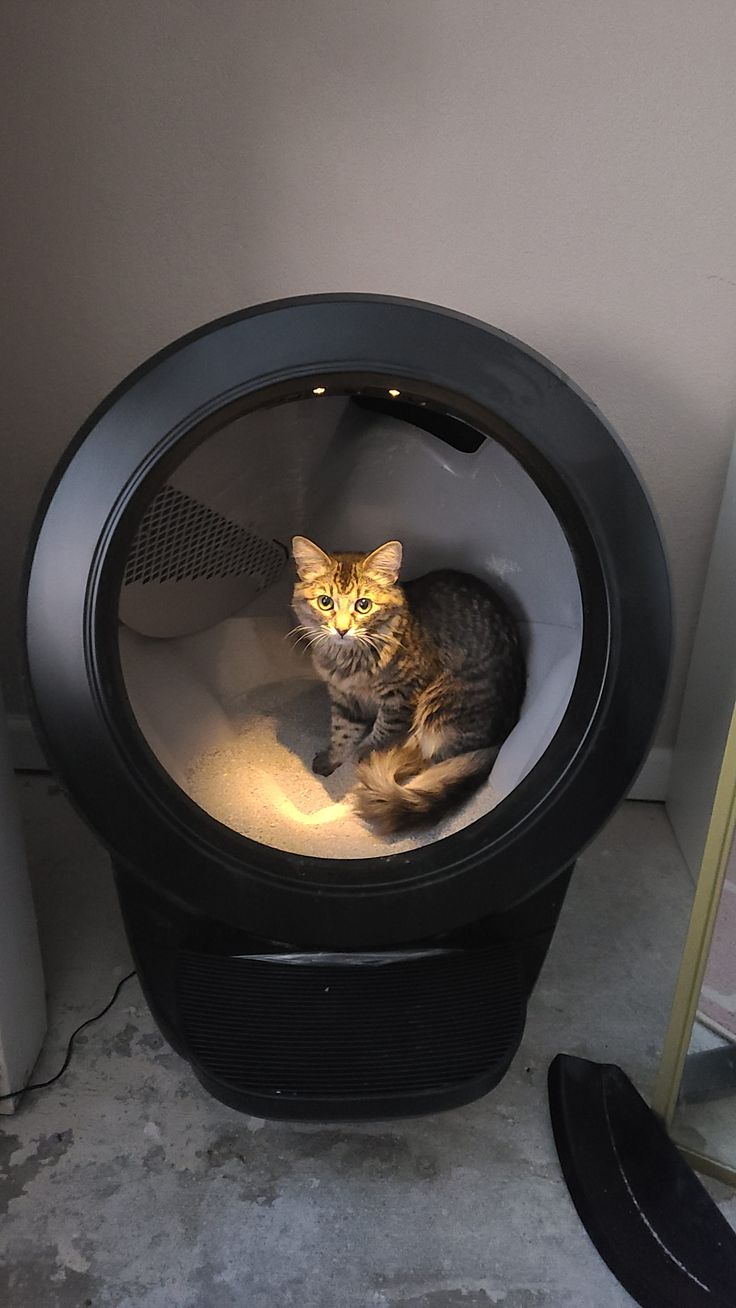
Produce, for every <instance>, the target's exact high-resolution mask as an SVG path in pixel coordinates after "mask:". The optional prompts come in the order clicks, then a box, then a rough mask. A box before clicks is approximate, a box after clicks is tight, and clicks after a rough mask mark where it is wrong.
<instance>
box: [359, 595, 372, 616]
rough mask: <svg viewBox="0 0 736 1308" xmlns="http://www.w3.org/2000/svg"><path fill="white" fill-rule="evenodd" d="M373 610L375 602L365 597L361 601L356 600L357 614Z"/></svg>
mask: <svg viewBox="0 0 736 1308" xmlns="http://www.w3.org/2000/svg"><path fill="white" fill-rule="evenodd" d="M372 608H373V602H372V600H369V599H366V597H365V596H363V598H362V599H359V600H356V601H355V611H356V613H367V612H368V610H369V609H372Z"/></svg>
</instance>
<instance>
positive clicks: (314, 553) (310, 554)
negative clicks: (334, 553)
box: [291, 536, 331, 581]
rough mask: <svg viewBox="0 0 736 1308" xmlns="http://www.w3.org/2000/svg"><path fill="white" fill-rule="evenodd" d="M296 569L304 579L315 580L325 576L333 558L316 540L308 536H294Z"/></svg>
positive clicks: (293, 552) (292, 543)
mask: <svg viewBox="0 0 736 1308" xmlns="http://www.w3.org/2000/svg"><path fill="white" fill-rule="evenodd" d="M291 551H292V554H293V555H294V562H295V564H296V570H297V572H298V573H299V576H300V577H301V580H302V581H314V578H315V577H322V576H324V574H325V572H327V570H328V569H329V567H330V563H331V559H330V556H329V554H325V552H324V550H321V549H320V547H319V545H315V543H314V541H312V540H307V537H306V536H294V538H293V540H292V542H291Z"/></svg>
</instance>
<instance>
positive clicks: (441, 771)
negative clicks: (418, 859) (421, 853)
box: [353, 744, 498, 835]
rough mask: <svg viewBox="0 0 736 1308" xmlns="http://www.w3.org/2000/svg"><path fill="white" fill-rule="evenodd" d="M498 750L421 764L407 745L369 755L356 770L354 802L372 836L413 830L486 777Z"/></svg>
mask: <svg viewBox="0 0 736 1308" xmlns="http://www.w3.org/2000/svg"><path fill="white" fill-rule="evenodd" d="M497 754H498V749H497V748H495V747H494V748H491V749H474V750H472V751H471V752H470V753H468V754H458V755H456V756H455V758H448V759H445V760H444V761H443V762H442V763H426V762H425V760H424V759H423V758H422V756H421V754H420V753H419V750H418V749H417V748H416V746H414V745H412V744H405V745H397V746H395V747H394V748H392V749H387V750H381V751H376V752H375V753H373V754H369V755H368V757H367V758H366V759H364V760H363V762H362V763H361V764H360V765H359V767H358V786H357V788H356V790H355V791H354V793H353V803H354V805H355V808H356V809H357V811H358V813H359V814H360V816H361V817H362V818H364V819H365V821H366V822H369V823H370V824H371V826H372V827H374V828H375V829H376V830H377V831H380V832H382V833H383V834H384V835H389V834H391V833H392V832H394V831H401V830H405V829H406V828H409V827H413V826H418V825H419V824H420V823H422V822H426V821H427V819H428V818H429V817H433V818H434V817H439V816H440V814H441V813H442V812H443V811H444V810H445V808H447V807H448V806H449V805H450V804H451V803H452V802H453V801H454V800H456V799H457V798H458V797H459V795H460V794H461V793H462V792H463V791H466V790H470V789H472V787H473V786H475V785H478V784H479V782H480V781H482V780H483V778H484V777H486V776H487V775H488V773H489V772H490V770H491V767H492V766H493V763H494V761H495V758H496V756H497Z"/></svg>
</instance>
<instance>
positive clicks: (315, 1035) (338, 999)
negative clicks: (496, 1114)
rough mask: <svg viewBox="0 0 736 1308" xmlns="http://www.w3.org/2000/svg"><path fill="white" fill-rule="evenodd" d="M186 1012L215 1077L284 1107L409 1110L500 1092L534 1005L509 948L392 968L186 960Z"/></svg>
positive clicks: (192, 1037)
mask: <svg viewBox="0 0 736 1308" xmlns="http://www.w3.org/2000/svg"><path fill="white" fill-rule="evenodd" d="M178 991H179V1005H180V1012H181V1016H182V1022H183V1027H184V1031H185V1033H186V1040H187V1044H188V1046H189V1051H190V1053H191V1056H192V1057H193V1059H194V1061H195V1062H196V1063H197V1064H198V1065H199V1067H200V1069H201V1070H202V1071H203V1072H205V1073H206V1074H207V1075H208V1076H209V1077H211V1078H213V1079H214V1080H217V1081H219V1082H221V1083H226V1084H227V1086H229V1087H231V1088H234V1089H236V1090H240V1091H242V1092H244V1093H246V1094H247V1093H251V1094H257V1095H259V1096H267V1097H269V1098H271V1099H273V1100H278V1101H280V1102H282V1103H283V1102H284V1100H288V1099H292V1101H293V1100H296V1099H311V1100H314V1099H318V1100H322V1101H326V1102H329V1103H332V1104H334V1103H335V1101H336V1100H339V1099H340V1098H352V1099H355V1098H356V1097H358V1098H361V1099H375V1098H381V1099H382V1100H383V1101H384V1102H385V1101H386V1100H387V1099H397V1100H401V1099H402V1098H403V1099H407V1098H411V1097H412V1096H414V1095H421V1096H426V1095H428V1094H431V1093H432V1092H433V1091H434V1092H435V1093H447V1092H448V1091H452V1090H453V1089H455V1090H458V1089H461V1088H462V1087H463V1086H468V1085H469V1084H473V1083H476V1084H477V1083H478V1082H479V1081H482V1082H483V1085H482V1088H481V1089H479V1090H478V1093H483V1092H485V1090H488V1089H490V1088H491V1087H492V1085H495V1084H496V1082H497V1081H498V1080H500V1078H501V1076H503V1074H504V1072H505V1071H506V1068H507V1067H508V1064H509V1062H510V1060H511V1058H512V1057H513V1054H514V1053H515V1051H516V1049H517V1046H518V1043H519V1040H520V1038H521V1032H522V1030H523V1023H524V1017H525V1008H526V1000H525V993H524V991H523V987H522V983H521V981H520V976H519V964H518V958H517V956H516V954H515V951H514V950H513V949H512V948H510V947H507V946H504V945H497V946H495V947H494V948H493V950H488V949H473V950H467V951H457V952H452V953H446V954H441V953H440V954H435V955H434V956H427V957H421V958H419V959H416V958H414V959H412V960H411V961H406V962H396V963H391V964H389V965H387V966H382V967H369V966H360V965H333V966H326V965H324V964H321V965H320V964H317V963H315V964H302V963H299V964H283V963H278V962H276V961H272V960H268V961H264V960H263V959H253V958H222V957H213V956H210V955H206V954H198V953H194V952H184V953H182V954H181V955H180V958H179V975H178Z"/></svg>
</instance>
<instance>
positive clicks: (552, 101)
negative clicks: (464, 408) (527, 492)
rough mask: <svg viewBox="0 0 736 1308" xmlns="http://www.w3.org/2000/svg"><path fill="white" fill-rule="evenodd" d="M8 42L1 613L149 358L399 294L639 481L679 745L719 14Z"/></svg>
mask: <svg viewBox="0 0 736 1308" xmlns="http://www.w3.org/2000/svg"><path fill="white" fill-rule="evenodd" d="M2 27H3V29H4V31H3V38H2V42H0V44H2V45H3V46H4V55H3V60H4V62H6V63H7V71H6V73H5V75H4V76H3V78H2V82H3V83H4V90H3V91H2V93H1V94H2V97H3V99H4V101H5V107H4V108H3V112H2V126H3V130H4V132H5V133H7V149H8V151H9V160H8V163H7V165H6V167H5V168H4V172H3V176H4V179H5V180H4V186H5V187H6V188H7V191H6V197H5V198H6V200H7V199H9V200H10V213H9V233H10V255H11V262H10V268H9V275H8V281H7V289H6V292H5V303H4V309H5V314H6V317H7V320H8V325H9V332H8V334H7V336H6V340H5V344H4V345H3V348H2V350H1V351H0V356H1V357H2V365H3V368H4V369H7V375H6V377H5V381H4V383H3V403H2V410H1V412H0V421H1V422H2V437H1V439H2V452H3V464H2V467H3V475H2V479H1V480H0V600H1V602H2V609H3V612H4V613H5V614H7V615H10V614H11V613H12V608H11V601H12V597H13V595H14V592H15V589H16V584H17V577H18V572H19V564H20V558H21V553H22V550H23V546H24V541H25V538H26V534H27V531H28V527H29V523H30V519H31V513H32V508H33V505H34V503H35V501H36V498H37V496H38V495H39V493H40V491H41V489H42V486H43V484H44V481H45V479H46V477H47V476H48V474H49V472H50V470H51V468H52V465H53V464H54V461H55V460H56V458H57V456H58V455H59V454H60V452H61V450H62V449H63V447H64V445H65V444H66V442H67V440H68V439H69V438H70V436H71V435H72V434H73V432H74V430H75V428H76V427H77V425H78V424H79V423H80V422H81V421H82V420H83V419H84V418H85V416H86V415H87V413H88V411H89V410H90V409H91V407H92V406H93V405H94V404H95V403H96V402H97V401H98V400H99V399H100V398H101V397H102V396H103V395H104V394H105V392H106V391H107V390H108V389H109V388H111V387H112V386H113V385H114V384H115V383H116V382H117V381H118V380H119V379H120V378H121V377H122V376H123V375H124V374H125V373H126V372H127V371H128V370H129V369H131V368H132V367H133V366H134V365H135V364H137V363H138V362H139V361H140V360H142V359H143V358H144V357H145V356H146V355H148V354H149V353H150V352H151V351H153V350H155V349H157V348H158V347H159V346H161V345H163V344H165V343H166V342H167V341H169V340H170V339H171V338H172V337H175V336H177V335H178V334H180V333H181V332H184V331H186V330H187V329H189V328H191V327H193V326H195V325H197V324H198V323H200V322H203V321H205V320H207V319H209V318H212V317H214V316H215V315H217V314H222V313H225V312H228V311H230V310H233V309H236V308H238V307H240V306H242V305H246V304H249V303H252V302H255V301H258V300H261V299H268V298H271V297H274V296H279V295H289V294H299V293H304V292H309V291H317V290H337V289H339V290H345V289H352V290H362V291H379V292H395V293H397V294H399V295H408V296H416V297H419V298H422V299H428V300H434V301H437V302H440V303H444V304H447V305H451V306H453V307H456V308H458V309H462V310H464V311H466V312H468V313H471V314H475V315H477V316H479V317H481V318H485V319H487V320H489V321H491V322H493V323H495V324H497V325H499V326H501V327H503V328H505V329H506V330H507V331H510V332H512V333H514V334H515V335H517V336H520V337H522V338H523V339H525V340H527V341H528V342H530V344H532V345H533V346H535V347H536V348H537V349H538V350H541V351H542V352H543V353H545V354H547V355H548V356H550V357H551V358H552V359H554V360H555V361H556V362H557V363H558V364H559V365H561V366H562V367H563V368H564V369H565V370H566V371H568V372H569V373H571V374H572V376H573V377H574V378H575V379H576V380H577V382H578V383H579V384H580V385H581V386H582V387H583V388H584V389H585V390H587V391H588V392H589V393H590V394H591V395H592V396H593V397H594V398H595V400H596V401H597V403H598V404H599V405H600V407H601V408H602V409H603V410H604V412H605V413H606V414H607V415H608V417H609V418H610V419H611V420H612V421H613V422H614V424H615V425H616V426H617V427H618V430H619V431H620V433H621V435H622V436H623V438H624V440H625V441H626V443H627V444H628V446H629V448H630V449H631V451H632V452H633V454H634V456H635V457H636V459H637V460H638V462H639V465H640V467H641V469H642V472H643V473H644V476H645V478H646V479H647V481H648V483H649V486H650V488H651V491H652V494H653V497H654V500H655V503H656V505H657V508H658V510H659V513H660V515H661V518H662V521H663V524H664V528H665V532H666V535H667V540H668V544H669V549H670V554H671V560H672V565H673V570H674V579H675V592H676V599H677V606H678V615H679V654H678V663H677V674H676V677H675V680H674V685H673V690H672V699H671V705H670V710H669V713H668V716H667V717H666V719H665V722H664V724H663V728H662V736H661V739H662V741H663V742H665V743H666V742H667V741H669V740H671V739H672V736H673V730H674V722H675V710H676V707H677V703H678V700H679V694H680V689H681V683H682V673H683V668H684V660H685V657H686V654H687V651H688V648H689V644H690V638H691V632H692V626H693V621H694V617H695V613H696V608H697V603H698V596H699V593H700V588H701V584H702V578H703V573H704V566H705V561H706V557H707V552H708V547H709V544H710V538H711V534H712V529H713V523H714V518H715V512H716V508H717V500H718V495H719V490H720V487H721V484H722V480H723V476H724V472H725V467H726V462H727V456H728V449H729V445H730V440H731V437H732V434H733V429H734V425H735V423H734V418H735V416H736V414H735V412H734V410H735V408H736V405H735V403H734V401H735V399H736V185H735V182H734V141H735V140H736V79H735V78H734V76H733V68H734V62H735V61H734V56H735V55H736V6H734V4H733V0H700V3H698V4H693V3H692V0H616V2H615V3H611V0H496V2H495V3H494V0H66V2H65V3H57V2H56V0H5V3H4V4H3V6H2ZM14 639H15V623H14V622H13V621H11V619H10V617H8V619H7V620H6V622H5V624H4V626H3V633H2V642H1V643H2V669H3V677H4V680H5V683H6V690H7V695H8V698H9V700H10V703H11V706H13V707H15V708H17V707H18V706H19V704H20V698H19V696H20V688H19V682H18V674H17V662H16V656H15V653H14Z"/></svg>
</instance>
